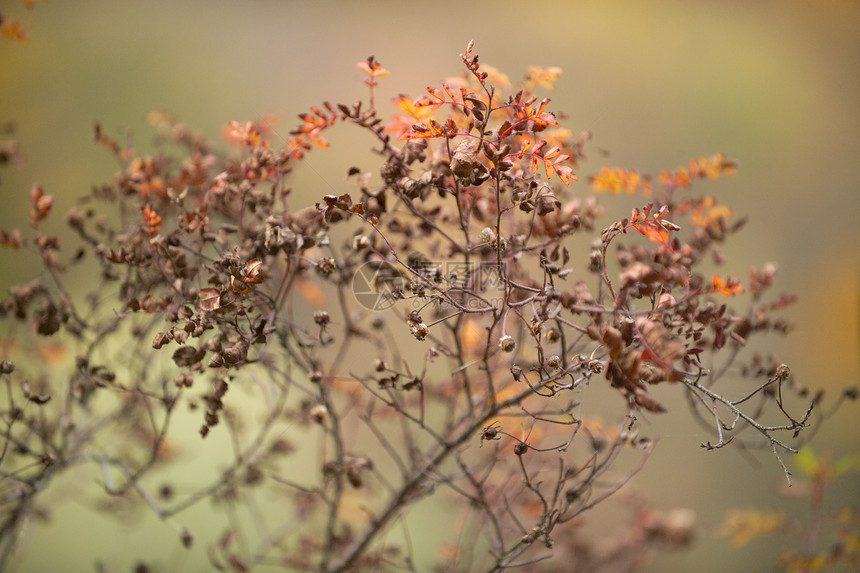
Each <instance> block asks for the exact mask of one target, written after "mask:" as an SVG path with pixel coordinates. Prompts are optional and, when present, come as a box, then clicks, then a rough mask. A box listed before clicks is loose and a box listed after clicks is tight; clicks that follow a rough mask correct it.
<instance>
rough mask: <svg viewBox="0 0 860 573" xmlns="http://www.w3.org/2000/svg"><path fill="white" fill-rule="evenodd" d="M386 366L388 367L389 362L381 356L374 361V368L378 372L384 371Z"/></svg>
mask: <svg viewBox="0 0 860 573" xmlns="http://www.w3.org/2000/svg"><path fill="white" fill-rule="evenodd" d="M386 368H388V364H386V363H385V360H383V359H381V358H377V359H376V360H374V361H373V369H374V370H376V371H377V372H382V371H383V370H385V369H386Z"/></svg>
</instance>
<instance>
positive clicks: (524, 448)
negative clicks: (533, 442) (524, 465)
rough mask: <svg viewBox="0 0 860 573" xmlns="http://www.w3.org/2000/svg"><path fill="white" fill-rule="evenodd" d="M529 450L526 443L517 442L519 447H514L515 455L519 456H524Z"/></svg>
mask: <svg viewBox="0 0 860 573" xmlns="http://www.w3.org/2000/svg"><path fill="white" fill-rule="evenodd" d="M528 450H529V447H528V445H527V444H526V443H525V442H517V445H516V446H514V453H515V454H516V455H518V456H521V455H523V454H524V453H526V452H527V451H528Z"/></svg>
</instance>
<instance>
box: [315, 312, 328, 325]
mask: <svg viewBox="0 0 860 573" xmlns="http://www.w3.org/2000/svg"><path fill="white" fill-rule="evenodd" d="M314 322H315V323H317V324H318V325H320V326H325V325H327V324H328V323H329V322H331V316H329V314H328V312H326V311H324V310H318V311H316V312H314Z"/></svg>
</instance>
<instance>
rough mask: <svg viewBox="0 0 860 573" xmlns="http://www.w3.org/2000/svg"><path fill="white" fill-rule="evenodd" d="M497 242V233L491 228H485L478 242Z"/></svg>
mask: <svg viewBox="0 0 860 573" xmlns="http://www.w3.org/2000/svg"><path fill="white" fill-rule="evenodd" d="M495 240H496V232H495V231H493V230H492V229H491V228H489V227H484V228H483V229H482V230H481V234H480V235H478V242H479V243H492V242H493V241H495Z"/></svg>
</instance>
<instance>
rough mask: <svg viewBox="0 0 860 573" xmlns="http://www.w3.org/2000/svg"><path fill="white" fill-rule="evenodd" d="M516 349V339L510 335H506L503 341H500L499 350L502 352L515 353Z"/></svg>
mask: <svg viewBox="0 0 860 573" xmlns="http://www.w3.org/2000/svg"><path fill="white" fill-rule="evenodd" d="M516 347H517V343H516V341H515V340H514V337H513V336H511V335H510V334H506V335H504V336H503V337H502V338H501V340H499V348H500V349H501V351H502V352H513V350H514V348H516Z"/></svg>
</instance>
